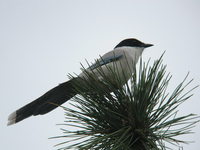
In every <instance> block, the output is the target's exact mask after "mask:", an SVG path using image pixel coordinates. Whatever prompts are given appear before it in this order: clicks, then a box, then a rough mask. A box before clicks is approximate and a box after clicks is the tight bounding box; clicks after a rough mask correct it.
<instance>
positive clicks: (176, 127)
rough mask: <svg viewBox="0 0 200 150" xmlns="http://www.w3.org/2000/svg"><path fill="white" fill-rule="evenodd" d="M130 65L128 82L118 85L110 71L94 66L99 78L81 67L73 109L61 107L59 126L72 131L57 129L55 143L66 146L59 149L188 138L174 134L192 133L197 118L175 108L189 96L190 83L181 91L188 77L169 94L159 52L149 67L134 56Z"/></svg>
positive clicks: (146, 145) (126, 146) (126, 149)
mask: <svg viewBox="0 0 200 150" xmlns="http://www.w3.org/2000/svg"><path fill="white" fill-rule="evenodd" d="M132 67H133V68H134V74H133V75H132V77H131V84H130V82H127V83H125V85H124V86H123V87H121V86H120V85H121V83H122V82H123V79H120V78H119V76H118V73H117V71H116V70H114V71H113V70H112V69H110V68H108V69H110V71H111V76H106V75H105V74H104V72H103V71H102V69H101V68H100V69H99V74H101V76H102V79H101V80H99V79H98V78H97V76H96V74H95V73H89V72H87V71H85V74H86V75H87V79H81V81H80V80H79V82H77V83H76V84H75V88H76V90H77V91H78V93H80V94H79V95H77V96H76V97H75V98H73V102H71V105H72V106H73V108H66V107H64V109H65V115H66V121H65V124H64V125H65V126H66V128H69V127H70V126H72V127H74V128H75V130H66V129H62V131H63V134H64V136H57V137H54V138H65V140H66V142H63V143H60V144H61V145H62V144H65V145H67V146H66V147H63V148H60V149H59V150H65V149H73V148H75V149H80V150H88V149H98V150H108V149H110V150H122V149H123V150H131V149H136V150H157V149H170V147H166V146H165V143H166V142H167V143H170V144H173V145H177V146H179V144H180V143H188V142H187V141H182V140H179V139H178V136H180V135H185V134H190V133H192V132H191V130H192V128H193V127H194V126H195V125H196V124H197V123H198V122H199V117H198V116H197V115H195V114H192V113H191V114H188V115H185V116H178V115H177V113H178V111H177V110H178V109H177V108H178V107H179V106H180V105H181V104H182V103H183V102H185V101H186V100H188V99H189V98H190V97H191V96H192V94H191V92H192V91H193V90H194V89H195V88H196V87H194V88H192V89H191V90H189V91H186V88H187V86H188V85H189V84H190V83H191V82H192V80H190V81H189V82H188V81H187V78H188V75H187V76H186V77H185V79H184V80H183V81H182V82H181V83H180V84H179V85H178V86H177V87H176V88H175V90H174V91H173V92H172V94H170V93H167V87H168V84H169V81H170V79H171V77H172V76H171V75H170V74H167V73H166V66H165V65H162V56H161V57H160V59H158V60H156V61H155V62H154V63H153V65H152V66H150V65H149V62H148V63H144V62H142V61H140V66H139V69H138V70H136V69H135V67H134V66H132ZM83 70H85V68H83ZM124 73H125V71H124ZM67 138H69V139H67ZM60 144H59V145H60Z"/></svg>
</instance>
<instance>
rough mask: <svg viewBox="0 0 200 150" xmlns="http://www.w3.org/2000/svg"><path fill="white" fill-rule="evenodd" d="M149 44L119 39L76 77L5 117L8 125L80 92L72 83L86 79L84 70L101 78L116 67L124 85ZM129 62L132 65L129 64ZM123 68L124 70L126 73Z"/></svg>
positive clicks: (34, 114)
mask: <svg viewBox="0 0 200 150" xmlns="http://www.w3.org/2000/svg"><path fill="white" fill-rule="evenodd" d="M151 46H153V44H148V43H143V42H141V41H139V40H137V39H135V38H127V39H124V40H122V41H121V42H119V43H118V44H117V45H116V46H115V47H114V49H113V50H111V51H109V52H107V53H105V54H104V55H102V56H100V58H99V59H97V60H96V61H95V63H93V64H92V65H91V66H89V67H88V68H86V69H85V71H84V70H83V71H82V72H81V73H80V74H79V75H78V77H76V78H72V79H69V80H68V81H66V82H64V83H61V84H59V85H58V86H56V87H54V88H52V89H51V90H49V91H47V92H46V93H45V94H43V95H42V96H40V97H39V98H37V99H36V100H34V101H32V102H30V103H28V104H27V105H25V106H23V107H21V108H19V109H18V110H16V111H14V112H13V113H11V114H10V115H9V116H8V123H7V125H8V126H9V125H12V124H16V123H18V122H20V121H22V120H24V119H26V118H28V117H30V116H37V115H44V114H46V113H49V112H51V111H52V110H54V109H55V108H57V107H58V106H60V105H62V104H63V103H65V102H67V101H68V100H70V99H71V98H72V97H74V96H75V95H77V94H79V93H77V91H76V90H75V89H74V86H73V85H74V84H75V81H78V80H77V79H78V78H87V77H86V75H85V72H93V73H94V74H97V78H99V79H101V77H102V76H101V73H99V71H103V72H104V74H106V75H109V74H111V73H110V72H111V70H110V69H109V68H111V69H112V68H113V70H118V72H119V73H118V74H119V77H120V78H121V79H123V80H124V81H123V82H122V85H121V86H123V84H124V83H125V82H127V81H128V80H129V79H130V77H131V75H132V74H133V72H134V68H135V66H136V63H137V62H138V60H139V58H140V56H141V55H142V53H143V51H144V49H145V48H148V47H151ZM129 64H130V65H132V66H131V67H130V66H129ZM114 66H115V67H114ZM99 68H101V69H99ZM130 68H131V69H130ZM124 70H125V72H126V74H125V75H124ZM55 104H56V105H55Z"/></svg>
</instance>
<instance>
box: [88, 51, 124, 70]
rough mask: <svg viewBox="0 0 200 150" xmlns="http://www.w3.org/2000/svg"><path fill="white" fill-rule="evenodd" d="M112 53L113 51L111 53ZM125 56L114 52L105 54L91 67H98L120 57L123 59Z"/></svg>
mask: <svg viewBox="0 0 200 150" xmlns="http://www.w3.org/2000/svg"><path fill="white" fill-rule="evenodd" d="M110 54H111V53H110ZM122 57H123V54H114V53H112V55H109V54H108V55H104V56H103V57H101V58H100V59H98V60H96V62H95V63H94V64H92V65H91V66H90V67H89V69H91V70H93V69H96V68H98V67H100V66H103V65H106V64H108V63H111V62H114V61H117V60H119V59H121V58H122Z"/></svg>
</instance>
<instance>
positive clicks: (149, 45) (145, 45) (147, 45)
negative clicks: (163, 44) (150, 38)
mask: <svg viewBox="0 0 200 150" xmlns="http://www.w3.org/2000/svg"><path fill="white" fill-rule="evenodd" d="M151 46H153V44H144V47H145V48H147V47H151Z"/></svg>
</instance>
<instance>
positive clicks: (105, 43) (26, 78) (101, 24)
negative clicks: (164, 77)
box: [0, 0, 200, 150]
mask: <svg viewBox="0 0 200 150" xmlns="http://www.w3.org/2000/svg"><path fill="white" fill-rule="evenodd" d="M199 18H200V1H199V0H176V1H174V0H168V1H166V0H151V1H149V0H138V1H136V0H109V1H108V0H101V1H97V0H84V1H83V0H73V1H72V0H71V1H70V0H0V69H1V71H0V73H1V74H0V83H1V84H0V91H1V100H0V102H1V106H0V107H1V108H0V115H1V116H0V133H1V135H0V141H1V149H4V150H12V149H16V150H19V149H20V150H27V149H29V150H35V149H38V150H39V149H56V148H53V145H55V144H57V143H58V142H59V141H63V140H49V139H48V138H49V137H52V136H56V135H61V131H60V130H59V128H60V127H59V126H56V124H58V123H62V122H63V121H64V113H63V110H62V109H57V110H55V111H53V112H51V113H50V114H47V115H45V116H39V117H31V118H29V119H27V120H24V121H23V122H20V123H19V124H16V125H14V126H9V127H7V126H6V123H7V117H8V115H9V114H10V113H11V112H13V111H14V110H16V109H17V108H19V107H21V106H23V105H25V104H27V103H28V102H30V101H32V100H34V99H35V98H37V97H39V96H40V95H42V94H43V93H44V92H46V91H47V90H49V89H50V88H52V87H54V86H56V85H57V84H58V83H61V82H63V81H66V80H67V74H68V73H73V72H75V73H80V70H79V69H80V64H79V63H80V62H85V59H87V60H88V61H89V62H91V61H93V60H94V59H95V58H97V57H98V56H99V54H101V55H102V54H104V53H105V52H107V51H109V50H111V49H112V48H113V47H114V46H115V45H116V44H118V42H120V41H121V40H123V39H124V38H129V37H134V38H137V39H139V40H141V41H144V42H147V43H153V44H155V46H154V47H152V48H149V49H147V50H146V51H145V52H144V54H143V59H144V60H146V61H147V60H148V59H149V58H150V57H151V59H152V60H154V59H156V58H158V57H159V56H160V55H161V54H162V53H163V52H164V51H166V53H165V55H164V63H165V64H167V71H169V72H171V74H172V75H173V79H172V81H171V84H170V88H172V89H173V88H175V85H177V84H178V83H180V82H181V81H182V79H183V78H184V77H185V75H186V74H187V72H188V71H189V72H190V76H189V78H194V79H195V80H194V82H193V83H192V86H195V85H197V84H199V83H200V69H199V63H200V59H199V55H200V53H199V51H200V49H199V43H200V29H199V27H200V19H199ZM192 86H191V87H192ZM199 91H200V89H199V88H198V89H197V90H195V91H194V96H193V97H192V98H191V99H190V100H189V101H187V102H186V103H184V104H183V105H182V106H181V107H180V110H179V113H180V115H185V114H188V113H196V114H200V109H199V106H200V100H199V97H200V92H199ZM65 106H67V107H68V106H69V104H67V103H66V104H65ZM194 132H196V133H195V134H193V135H187V136H184V137H182V138H183V139H187V140H195V141H196V142H195V143H193V144H189V145H183V146H184V149H187V150H194V149H197V147H199V145H200V140H199V139H200V126H199V125H198V126H197V127H195V128H194Z"/></svg>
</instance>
